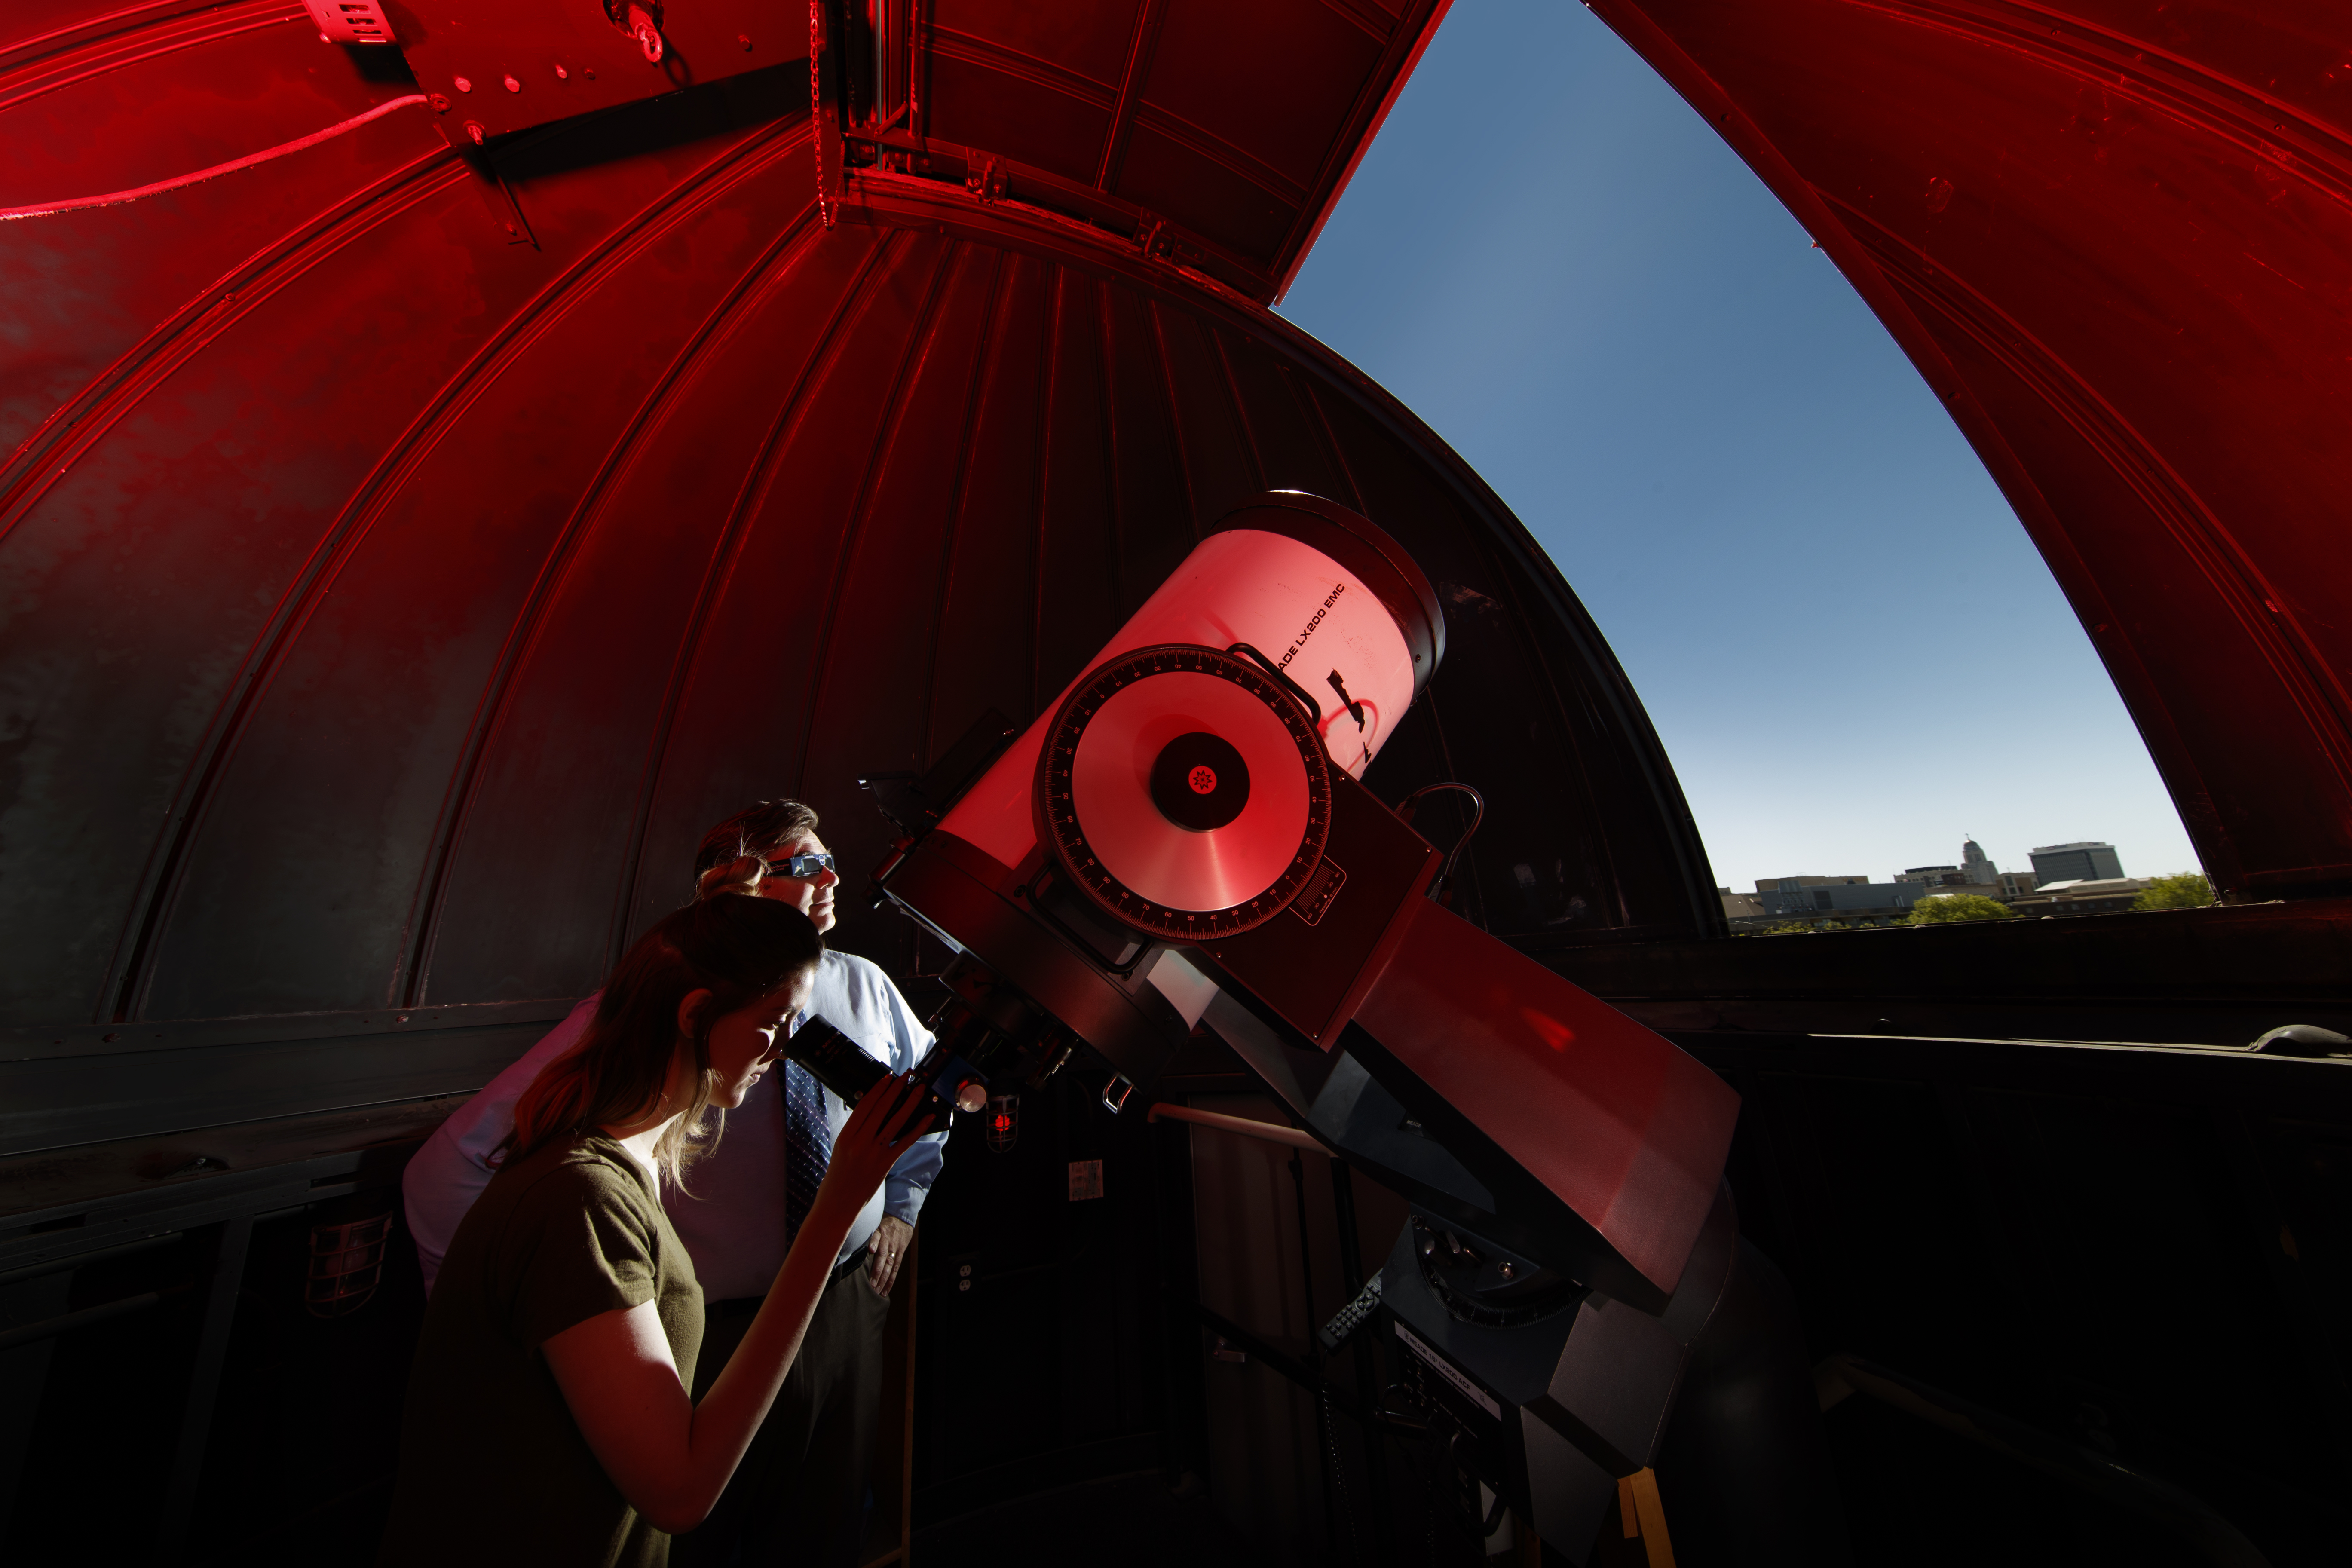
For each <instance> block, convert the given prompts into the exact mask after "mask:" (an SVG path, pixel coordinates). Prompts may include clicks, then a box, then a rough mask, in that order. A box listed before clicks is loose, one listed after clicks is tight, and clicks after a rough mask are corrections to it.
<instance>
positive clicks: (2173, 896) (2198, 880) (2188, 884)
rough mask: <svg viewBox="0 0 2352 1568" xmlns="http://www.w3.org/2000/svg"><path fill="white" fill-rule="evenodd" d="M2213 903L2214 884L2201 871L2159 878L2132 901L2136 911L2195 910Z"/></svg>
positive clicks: (2184, 872) (2141, 890) (2183, 872)
mask: <svg viewBox="0 0 2352 1568" xmlns="http://www.w3.org/2000/svg"><path fill="white" fill-rule="evenodd" d="M2212 901H2213V884H2212V883H2210V882H2209V881H2207V880H2206V879H2205V876H2204V873H2203V872H2201V871H2182V872H2180V873H2179V874H2178V875H2175V876H2170V877H2158V878H2157V879H2155V880H2154V881H2152V882H2150V883H2149V884H2148V885H2147V887H2145V888H2142V889H2140V891H2139V897H2138V898H2137V899H2134V900H2132V908H2134V909H2136V910H2193V909H2199V908H2201V907H2202V906H2204V905H2206V904H2210V903H2211V902H2212Z"/></svg>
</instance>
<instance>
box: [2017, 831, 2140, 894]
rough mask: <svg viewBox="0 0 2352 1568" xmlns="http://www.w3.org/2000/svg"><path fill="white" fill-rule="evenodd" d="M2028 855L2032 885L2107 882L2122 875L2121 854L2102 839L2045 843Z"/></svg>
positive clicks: (2038, 886) (2045, 885)
mask: <svg viewBox="0 0 2352 1568" xmlns="http://www.w3.org/2000/svg"><path fill="white" fill-rule="evenodd" d="M2029 858H2031V859H2032V862H2033V885H2034V886H2035V887H2037V888H2040V887H2047V886H2048V885H2049V884H2051V883H2052V882H2093V881H2108V880H2112V879H2116V878H2118V877H2121V876H2123V875H2124V863H2123V858H2122V857H2120V856H2118V855H2117V854H2116V847H2115V846H2114V845H2112V844H2109V843H2106V842H2105V841H2104V840H2102V839H2095V838H2093V839H2081V840H2078V841H2076V842H2074V843H2072V844H2045V845H2042V847H2039V848H2037V849H2035V850H2034V851H2033V852H2032V855H2031V856H2030V857H2029Z"/></svg>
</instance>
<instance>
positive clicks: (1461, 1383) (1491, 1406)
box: [1396, 1323, 1503, 1421]
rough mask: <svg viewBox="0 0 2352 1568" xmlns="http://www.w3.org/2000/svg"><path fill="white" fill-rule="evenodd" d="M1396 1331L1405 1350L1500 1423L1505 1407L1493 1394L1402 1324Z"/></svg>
mask: <svg viewBox="0 0 2352 1568" xmlns="http://www.w3.org/2000/svg"><path fill="white" fill-rule="evenodd" d="M1396 1331H1397V1338H1399V1339H1401V1340H1402V1341H1403V1342H1404V1348H1405V1349H1407V1350H1409V1351H1411V1352H1412V1353H1413V1354H1415V1355H1417V1356H1419V1357H1420V1358H1421V1359H1422V1360H1423V1361H1425V1362H1427V1363H1429V1365H1430V1368H1431V1370H1432V1371H1433V1372H1435V1373H1437V1375H1438V1376H1440V1377H1442V1378H1444V1380H1445V1381H1446V1382H1448V1383H1450V1384H1453V1385H1454V1387H1455V1388H1456V1389H1458V1390H1459V1391H1460V1392H1461V1394H1462V1396H1463V1397H1464V1398H1465V1399H1467V1400H1468V1401H1470V1403H1471V1404H1473V1405H1476V1406H1477V1407H1478V1408H1479V1409H1481V1410H1484V1411H1485V1412H1486V1414H1487V1415H1491V1416H1493V1417H1494V1418H1495V1419H1496V1420H1497V1421H1500V1420H1501V1419H1502V1418H1503V1407H1502V1406H1501V1405H1497V1404H1496V1403H1495V1396H1494V1395H1493V1394H1488V1393H1487V1392H1486V1390H1485V1389H1483V1388H1481V1387H1479V1386H1478V1385H1477V1384H1475V1383H1473V1382H1471V1381H1470V1380H1469V1379H1468V1378H1466V1377H1465V1376H1463V1375H1462V1374H1461V1373H1458V1372H1456V1371H1454V1367H1453V1365H1452V1363H1449V1362H1447V1361H1446V1359H1445V1358H1444V1356H1442V1355H1440V1354H1438V1353H1437V1352H1435V1351H1433V1350H1431V1349H1430V1348H1429V1347H1428V1346H1427V1345H1425V1344H1423V1343H1422V1342H1421V1339H1420V1336H1418V1335H1416V1334H1415V1333H1414V1332H1413V1331H1412V1330H1411V1329H1408V1328H1406V1327H1405V1326H1404V1325H1403V1324H1402V1323H1399V1324H1398V1325H1397V1326H1396Z"/></svg>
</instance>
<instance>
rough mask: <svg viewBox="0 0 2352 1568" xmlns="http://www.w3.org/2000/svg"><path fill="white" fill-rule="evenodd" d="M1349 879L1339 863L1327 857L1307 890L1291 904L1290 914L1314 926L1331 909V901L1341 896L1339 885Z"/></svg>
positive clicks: (1311, 878) (1316, 870) (1309, 881)
mask: <svg viewBox="0 0 2352 1568" xmlns="http://www.w3.org/2000/svg"><path fill="white" fill-rule="evenodd" d="M1347 879H1348V873H1347V872H1345V871H1342V870H1341V869H1339V862H1338V861H1336V860H1334V859H1332V858H1329V857H1328V856H1326V857H1325V858H1324V860H1323V864H1321V865H1320V866H1318V867H1317V868H1315V875H1314V876H1312V877H1310V878H1308V879H1307V888H1306V890H1305V891H1303V892H1301V893H1300V894H1299V895H1298V898H1297V900H1296V901H1295V902H1293V903H1292V904H1291V906H1290V912H1291V913H1292V914H1294V915H1297V917H1298V918H1299V919H1300V920H1303V921H1306V922H1307V924H1308V925H1313V924H1314V923H1315V922H1316V921H1319V920H1321V919H1322V918H1323V911H1324V910H1328V909H1329V908H1330V907H1331V900H1334V899H1336V898H1338V897H1339V884H1341V883H1342V882H1345V881H1346V880H1347Z"/></svg>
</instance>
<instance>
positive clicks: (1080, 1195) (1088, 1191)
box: [1070, 1160, 1103, 1204]
mask: <svg viewBox="0 0 2352 1568" xmlns="http://www.w3.org/2000/svg"><path fill="white" fill-rule="evenodd" d="M1102 1195H1103V1188H1102V1162H1101V1161H1100V1160H1073V1161H1071V1162H1070V1201H1071V1202H1072V1203H1074V1204H1076V1203H1084V1202H1085V1201H1086V1200H1087V1199H1088V1198H1098V1197H1100V1196H1102Z"/></svg>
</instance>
